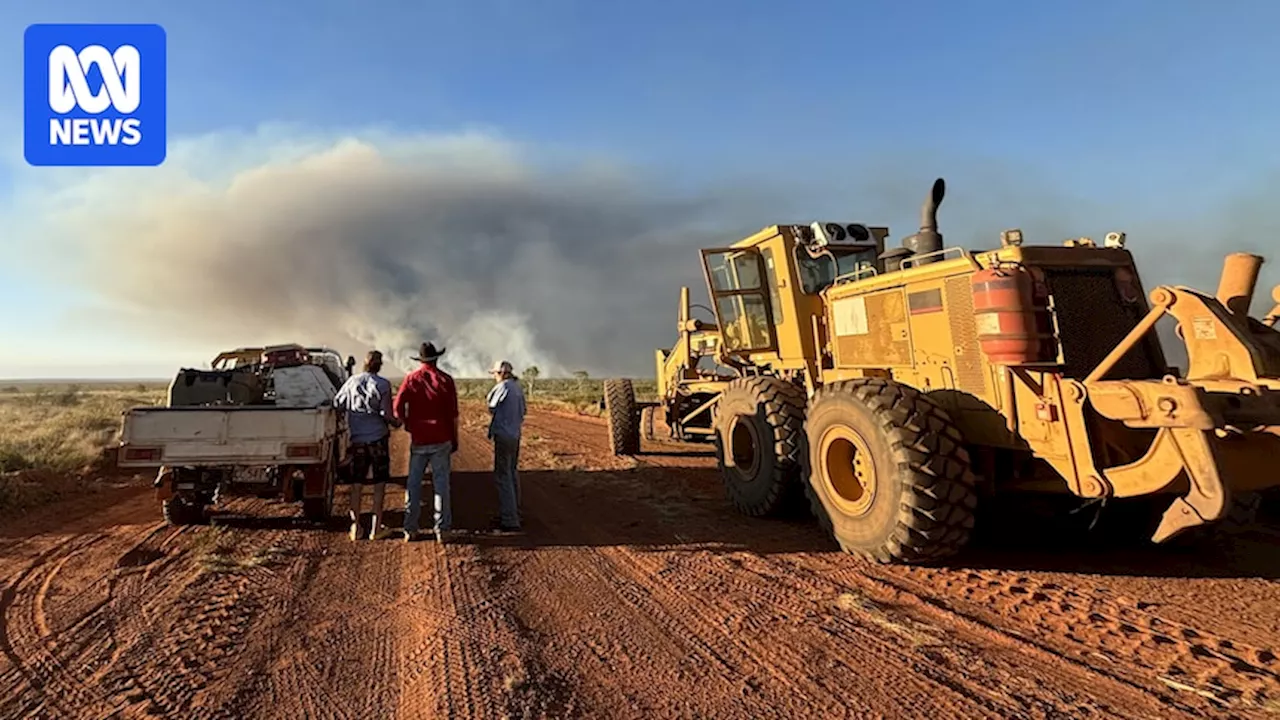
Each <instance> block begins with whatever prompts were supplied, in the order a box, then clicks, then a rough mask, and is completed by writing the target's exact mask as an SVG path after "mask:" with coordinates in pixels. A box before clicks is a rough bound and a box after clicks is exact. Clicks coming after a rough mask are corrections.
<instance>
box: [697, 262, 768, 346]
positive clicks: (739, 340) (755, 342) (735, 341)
mask: <svg viewBox="0 0 1280 720" xmlns="http://www.w3.org/2000/svg"><path fill="white" fill-rule="evenodd" d="M702 261H703V265H704V268H705V270H706V273H707V286H708V289H709V290H710V291H711V299H712V304H713V305H714V306H715V310H716V320H717V322H719V324H720V330H721V333H722V336H723V342H724V346H725V348H726V349H727V350H730V351H737V352H751V351H765V350H774V349H776V347H777V343H776V342H775V336H774V330H773V323H772V321H771V318H770V316H771V311H770V303H769V297H768V289H767V288H766V287H765V283H764V277H765V270H764V261H763V258H762V257H761V255H760V251H759V250H756V249H755V248H745V249H740V250H732V249H729V250H703V251H702Z"/></svg>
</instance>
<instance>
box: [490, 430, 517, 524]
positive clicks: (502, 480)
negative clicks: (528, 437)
mask: <svg viewBox="0 0 1280 720" xmlns="http://www.w3.org/2000/svg"><path fill="white" fill-rule="evenodd" d="M519 465H520V438H518V437H514V438H509V437H503V436H502V435H494V436H493V481H494V483H495V484H496V485H497V486H498V516H499V518H500V519H501V521H502V524H503V525H505V526H507V527H520V470H519Z"/></svg>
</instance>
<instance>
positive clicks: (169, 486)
mask: <svg viewBox="0 0 1280 720" xmlns="http://www.w3.org/2000/svg"><path fill="white" fill-rule="evenodd" d="M151 485H152V487H154V488H155V489H156V500H159V501H160V502H164V501H165V500H168V499H169V498H171V497H173V468H170V467H168V466H162V467H161V468H160V471H159V472H157V473H156V479H155V480H154V481H152V483H151Z"/></svg>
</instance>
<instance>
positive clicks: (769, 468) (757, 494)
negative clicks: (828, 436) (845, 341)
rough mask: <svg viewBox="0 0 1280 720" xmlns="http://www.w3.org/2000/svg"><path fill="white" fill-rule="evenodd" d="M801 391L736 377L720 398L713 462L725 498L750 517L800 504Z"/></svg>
mask: <svg viewBox="0 0 1280 720" xmlns="http://www.w3.org/2000/svg"><path fill="white" fill-rule="evenodd" d="M805 400H806V398H805V392H804V389H803V388H801V387H799V386H797V385H795V384H793V383H789V382H787V381H785V380H782V379H779V378H775V377H749V378H738V379H736V380H733V381H732V382H730V383H729V385H728V386H727V387H726V388H725V391H724V394H723V395H722V396H721V398H720V404H719V407H718V408H717V411H716V419H715V428H716V433H715V447H716V461H717V464H718V465H719V466H720V474H721V477H722V478H723V480H724V485H725V490H726V491H727V492H728V495H729V500H730V502H732V503H733V506H734V507H735V508H737V510H738V512H740V513H742V514H743V515H748V516H750V517H764V516H767V515H779V514H783V513H784V512H785V511H786V510H788V509H789V508H790V507H792V506H794V505H796V504H797V503H796V501H798V500H802V498H803V496H802V495H801V491H800V488H801V485H802V484H803V482H804V479H803V477H802V475H801V470H802V466H803V461H802V459H801V454H802V449H803V446H804V412H805Z"/></svg>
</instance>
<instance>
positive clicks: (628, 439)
mask: <svg viewBox="0 0 1280 720" xmlns="http://www.w3.org/2000/svg"><path fill="white" fill-rule="evenodd" d="M604 412H605V416H606V417H607V418H608V420H609V449H610V450H611V451H613V454H614V455H635V454H636V453H638V452H640V412H639V410H638V408H637V407H636V391H635V388H634V387H632V385H631V381H630V380H605V381H604Z"/></svg>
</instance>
